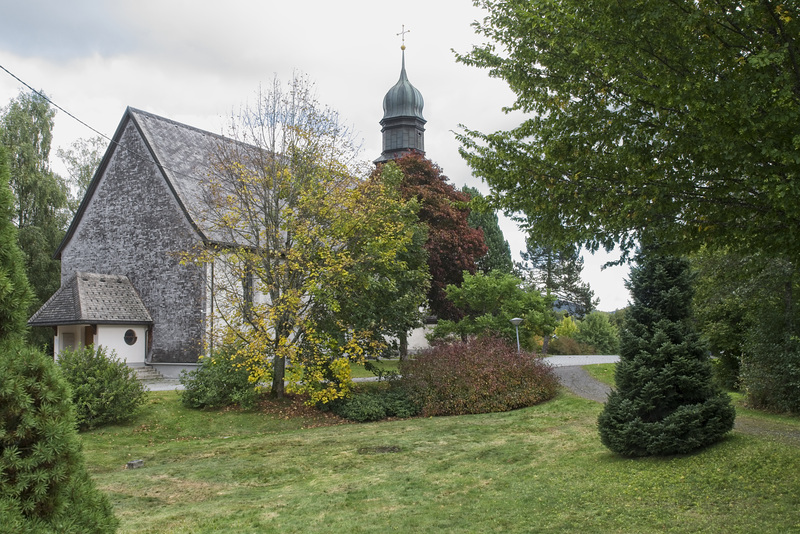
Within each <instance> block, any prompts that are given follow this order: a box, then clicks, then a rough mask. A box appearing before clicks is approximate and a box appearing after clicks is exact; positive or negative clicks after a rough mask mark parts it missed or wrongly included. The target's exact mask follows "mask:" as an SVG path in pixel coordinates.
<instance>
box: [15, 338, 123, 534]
mask: <svg viewBox="0 0 800 534" xmlns="http://www.w3.org/2000/svg"><path fill="white" fill-rule="evenodd" d="M116 525H117V520H116V518H115V517H114V515H113V512H112V509H111V505H110V503H109V501H108V499H107V498H106V496H105V495H103V494H102V493H100V492H99V491H98V490H97V489H96V488H95V487H94V484H93V482H92V480H91V479H90V478H89V475H88V472H87V471H86V467H85V465H84V463H83V453H82V451H81V445H80V441H79V439H78V435H77V432H76V430H75V416H74V411H73V407H72V403H71V402H70V391H69V387H68V386H67V384H66V382H65V381H64V379H63V378H62V377H61V375H60V374H59V372H58V370H57V369H56V367H55V364H53V362H52V360H51V359H50V358H47V357H45V356H44V355H43V354H41V353H40V352H39V351H37V350H34V349H31V348H28V347H26V346H24V345H22V344H21V343H20V342H19V341H17V340H14V341H5V342H0V529H2V531H3V532H15V531H16V532H57V533H59V534H64V533H75V534H84V533H101V532H113V531H114V530H115V529H116Z"/></svg>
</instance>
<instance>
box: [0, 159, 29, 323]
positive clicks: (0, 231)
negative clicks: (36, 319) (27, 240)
mask: <svg viewBox="0 0 800 534" xmlns="http://www.w3.org/2000/svg"><path fill="white" fill-rule="evenodd" d="M8 180H9V172H8V164H7V161H6V154H5V149H4V148H3V146H2V145H0V339H3V338H6V337H9V336H12V335H22V334H24V333H25V323H26V321H27V311H28V305H29V304H30V301H31V299H32V298H33V293H32V292H31V289H30V286H29V285H28V279H27V277H26V276H25V257H24V256H23V254H22V251H21V250H20V249H19V246H17V228H16V226H14V224H13V223H12V222H11V219H12V217H13V211H14V197H13V195H12V193H11V189H10V188H9V186H8Z"/></svg>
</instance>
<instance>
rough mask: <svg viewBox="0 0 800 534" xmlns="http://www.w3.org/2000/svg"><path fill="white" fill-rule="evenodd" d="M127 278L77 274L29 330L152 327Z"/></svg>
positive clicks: (41, 309)
mask: <svg viewBox="0 0 800 534" xmlns="http://www.w3.org/2000/svg"><path fill="white" fill-rule="evenodd" d="M152 323H153V319H152V318H151V317H150V314H149V313H148V311H147V308H145V307H144V304H142V300H141V299H140V298H139V295H138V294H137V293H136V290H135V289H134V288H133V285H131V282H130V280H128V277H127V276H122V275H112V274H97V273H85V272H78V273H75V275H73V276H72V278H70V279H69V281H67V283H66V284H64V285H62V286H61V287H60V288H59V289H58V291H56V292H55V294H54V295H53V296H52V297H50V299H49V300H48V301H47V302H45V304H44V306H42V307H41V308H40V309H39V311H37V312H36V313H35V314H34V316H33V317H31V319H30V320H29V321H28V324H29V325H30V326H57V325H67V324H152Z"/></svg>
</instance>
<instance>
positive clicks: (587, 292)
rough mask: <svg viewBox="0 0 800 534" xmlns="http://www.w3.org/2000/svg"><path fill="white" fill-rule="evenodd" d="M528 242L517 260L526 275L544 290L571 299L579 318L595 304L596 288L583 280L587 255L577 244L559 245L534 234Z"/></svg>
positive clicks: (522, 273) (521, 272)
mask: <svg viewBox="0 0 800 534" xmlns="http://www.w3.org/2000/svg"><path fill="white" fill-rule="evenodd" d="M525 244H526V248H527V250H526V251H525V252H522V253H521V254H520V256H521V258H522V261H521V262H519V263H517V270H518V271H519V272H520V275H521V276H522V278H524V279H525V280H526V281H527V282H528V283H530V284H532V285H533V286H534V287H536V289H538V290H539V291H541V292H542V293H544V294H546V295H551V296H553V297H555V298H556V299H557V300H558V301H562V302H564V303H570V304H571V305H572V306H571V307H572V312H573V313H574V315H577V316H578V318H582V317H583V316H585V315H586V314H588V313H590V312H591V311H592V310H593V309H594V308H595V306H596V305H597V300H596V299H595V298H594V291H592V288H591V287H589V284H587V283H585V282H584V281H583V280H581V272H583V257H582V256H581V255H580V251H579V250H578V248H577V247H575V246H570V247H561V248H556V247H553V246H550V245H543V244H539V243H537V242H536V241H534V240H533V239H531V238H528V239H527V240H526V242H525Z"/></svg>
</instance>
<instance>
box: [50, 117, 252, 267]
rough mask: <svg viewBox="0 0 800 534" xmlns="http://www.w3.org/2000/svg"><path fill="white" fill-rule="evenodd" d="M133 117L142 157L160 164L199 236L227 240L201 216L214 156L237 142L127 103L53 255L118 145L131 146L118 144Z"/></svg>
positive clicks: (70, 232) (73, 227)
mask: <svg viewBox="0 0 800 534" xmlns="http://www.w3.org/2000/svg"><path fill="white" fill-rule="evenodd" d="M130 122H133V124H134V126H135V127H136V129H137V130H138V131H139V133H140V134H141V136H142V138H143V140H144V143H145V145H146V147H147V153H144V154H138V156H139V157H141V158H143V159H146V160H150V161H152V162H153V163H155V165H156V166H157V167H158V168H159V170H160V171H161V173H162V175H163V176H164V178H165V180H166V183H167V186H168V187H169V189H170V190H171V191H172V193H173V195H174V197H175V200H176V201H177V203H178V205H179V206H180V207H181V210H183V212H184V214H185V215H186V217H187V219H188V221H189V222H190V223H191V224H192V226H193V227H194V228H195V230H197V232H198V234H199V235H200V238H201V239H202V240H203V241H205V242H207V243H208V242H212V243H221V244H226V242H225V240H224V238H223V237H222V236H220V235H216V233H215V231H214V228H213V225H211V224H208V223H207V222H204V220H203V219H204V218H203V212H204V210H205V203H204V200H203V194H204V191H205V189H206V186H207V180H208V178H209V175H210V174H211V172H212V171H211V159H212V157H213V156H214V155H215V154H218V153H219V152H220V146H233V145H237V143H236V142H235V141H233V140H231V139H228V138H226V137H223V136H221V135H218V134H215V133H212V132H208V131H205V130H200V129H199V128H195V127H193V126H188V125H186V124H181V123H180V122H176V121H173V120H171V119H167V118H164V117H160V116H158V115H153V114H152V113H147V112H145V111H142V110H139V109H135V108H132V107H128V108H127V109H126V110H125V114H124V115H123V116H122V120H121V121H120V124H119V126H118V127H117V131H116V133H115V134H114V137H113V138H112V142H111V143H110V145H109V148H108V150H107V151H106V153H105V156H104V157H103V159H102V161H101V162H100V165H99V166H98V168H97V171H96V172H95V175H94V178H93V179H92V182H91V183H90V184H89V187H88V188H87V191H86V194H85V196H84V198H83V201H82V202H81V205H80V206H79V207H78V211H77V213H76V214H75V217H74V218H73V220H72V224H70V227H69V229H68V230H67V233H66V235H65V236H64V239H63V240H62V241H61V244H60V245H59V247H58V249H57V250H56V252H55V254H54V257H55V258H60V256H61V251H62V250H63V249H64V247H65V246H66V244H67V243H68V242H69V240H70V239H71V238H72V235H73V233H74V232H75V230H76V228H77V225H78V223H79V221H80V220H81V218H82V217H83V213H84V211H85V210H86V207H87V206H88V204H89V201H90V200H91V198H92V196H93V195H94V192H95V190H96V189H97V186H98V184H99V181H100V178H101V177H102V176H103V174H104V173H105V169H106V167H107V166H108V165H109V162H110V160H111V157H112V155H113V153H114V152H115V151H117V150H130V148H129V147H126V146H124V145H121V144H120V143H121V142H122V135H123V133H124V132H125V129H126V128H127V126H128V124H129V123H130Z"/></svg>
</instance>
